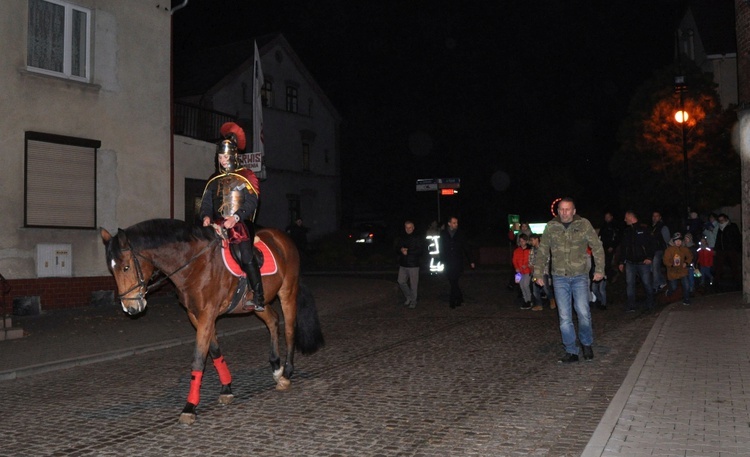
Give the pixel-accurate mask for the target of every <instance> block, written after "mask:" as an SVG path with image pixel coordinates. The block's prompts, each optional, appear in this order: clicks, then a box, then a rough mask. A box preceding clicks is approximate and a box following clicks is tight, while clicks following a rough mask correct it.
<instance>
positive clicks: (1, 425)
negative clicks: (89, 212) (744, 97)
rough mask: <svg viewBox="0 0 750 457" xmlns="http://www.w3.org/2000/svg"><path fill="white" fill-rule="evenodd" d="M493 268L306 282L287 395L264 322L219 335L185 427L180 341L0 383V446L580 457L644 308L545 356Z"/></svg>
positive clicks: (43, 452)
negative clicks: (456, 281) (312, 321)
mask: <svg viewBox="0 0 750 457" xmlns="http://www.w3.org/2000/svg"><path fill="white" fill-rule="evenodd" d="M505 279H506V278H504V277H502V278H501V277H499V276H498V275H497V274H490V273H469V274H467V275H465V277H464V279H463V280H462V285H463V287H464V290H465V295H466V298H467V303H466V304H465V306H463V307H461V308H458V309H455V310H451V309H449V308H448V306H447V291H448V287H447V283H446V282H445V281H444V280H443V279H442V278H437V277H425V278H423V279H422V282H421V284H420V288H421V294H420V295H421V296H420V302H419V306H418V307H417V308H416V309H414V310H409V309H406V308H404V307H402V306H400V303H401V301H402V300H401V298H400V295H399V291H398V288H397V286H396V284H395V276H394V277H393V278H390V279H389V280H388V281H385V280H377V279H371V280H362V279H356V280H353V279H352V280H349V279H348V278H318V279H316V280H315V281H313V282H314V284H313V285H312V288H313V290H314V292H315V295H316V298H317V301H318V305H319V309H320V311H321V322H322V325H323V330H324V333H325V336H326V342H327V346H326V347H325V348H324V349H323V350H321V351H320V352H318V353H316V354H314V355H311V356H302V355H299V354H298V355H297V356H296V359H295V366H296V371H295V375H294V377H293V379H292V381H293V382H292V388H291V390H289V391H287V392H277V391H276V390H275V389H274V382H273V380H272V378H271V374H270V370H269V367H268V363H267V361H266V359H267V355H266V352H265V351H266V348H267V344H268V337H267V333H266V331H265V329H255V330H249V331H244V332H238V333H234V334H229V335H227V336H225V337H224V338H222V339H221V340H220V341H221V343H222V349H223V352H224V354H225V356H226V357H227V360H228V363H229V367H230V369H231V370H232V374H233V377H234V381H233V384H232V388H233V391H234V394H235V396H236V399H235V401H234V403H233V404H231V405H229V406H219V405H218V404H217V402H216V398H217V396H218V391H219V383H218V379H217V376H216V373H215V372H214V370H213V369H212V368H211V366H210V363H209V368H208V369H207V370H206V374H205V376H204V381H203V388H202V401H201V404H200V406H199V408H198V420H197V422H196V424H194V425H193V426H189V427H188V426H181V425H179V424H178V423H177V418H178V415H179V412H180V410H181V409H182V406H183V405H184V402H185V398H186V395H187V392H188V387H189V371H190V360H191V354H192V346H191V345H189V344H178V345H174V346H171V347H165V348H163V349H160V350H156V351H150V352H143V353H139V354H137V355H134V356H131V357H125V358H121V359H118V360H110V361H103V362H99V363H96V364H90V365H84V366H77V367H73V368H70V369H66V370H58V371H55V372H49V373H42V374H38V375H34V376H28V377H24V378H20V379H14V380H9V381H3V382H0V389H2V395H1V396H0V411H2V414H3V420H2V422H0V455H1V456H16V455H24V456H68V455H72V456H118V457H119V456H122V455H128V456H214V455H217V456H218V455H221V456H251V455H252V456H271V455H273V456H276V455H297V456H325V457H334V456H425V457H427V456H522V455H523V456H526V455H530V456H577V455H580V454H581V452H582V450H583V449H584V448H585V446H586V444H587V443H588V441H589V439H590V437H591V435H592V433H593V432H594V430H595V429H596V427H597V425H598V423H599V421H600V419H601V417H602V415H603V413H604V411H605V410H606V409H607V407H608V405H609V403H610V400H611V399H612V397H613V396H614V394H615V393H616V392H617V390H618V388H619V387H620V384H621V383H622V381H623V379H624V378H625V376H626V374H627V372H628V369H629V368H630V366H631V363H632V362H633V359H634V358H635V356H636V354H637V353H638V350H639V349H640V347H641V344H642V343H643V341H644V339H645V338H646V336H647V334H648V332H649V330H650V329H651V327H652V325H653V323H654V321H655V316H653V315H652V316H645V317H635V316H633V315H630V314H624V313H623V312H622V310H621V308H617V307H614V308H611V309H610V310H607V311H598V310H595V311H594V312H593V314H594V331H595V338H596V341H595V346H594V350H595V354H596V358H595V360H594V361H593V362H590V363H583V362H582V363H578V364H574V365H572V366H561V365H559V364H557V363H556V360H557V359H558V358H559V357H560V356H562V355H563V352H562V347H561V344H560V334H559V329H558V324H557V317H556V313H555V312H554V311H551V310H544V311H542V312H532V311H526V310H520V309H518V306H517V303H516V302H515V300H516V296H515V293H514V292H508V290H507V289H506V288H505V284H506V281H505ZM157 316H161V315H160V313H158V312H155V313H153V315H152V318H153V317H157ZM161 317H163V316H161ZM145 318H146V319H148V318H149V317H148V316H146V317H145ZM123 319H127V318H126V317H124V316H123ZM256 322H257V321H256ZM130 324H133V322H130ZM136 325H138V324H136ZM185 325H187V324H185ZM252 325H255V324H252ZM138 341H142V340H140V339H139V340H138ZM59 344H61V345H63V344H65V342H64V341H60V342H59ZM719 400H725V401H729V400H731V399H729V398H724V397H720V396H716V401H719ZM623 455H624V454H623Z"/></svg>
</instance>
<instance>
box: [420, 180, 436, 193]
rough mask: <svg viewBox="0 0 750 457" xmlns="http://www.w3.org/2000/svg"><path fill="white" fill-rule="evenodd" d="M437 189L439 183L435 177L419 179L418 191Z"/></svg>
mask: <svg viewBox="0 0 750 457" xmlns="http://www.w3.org/2000/svg"><path fill="white" fill-rule="evenodd" d="M437 189H438V184H437V181H436V180H435V179H417V192H421V191H425V190H437Z"/></svg>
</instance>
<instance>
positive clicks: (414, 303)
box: [408, 302, 417, 309]
mask: <svg viewBox="0 0 750 457" xmlns="http://www.w3.org/2000/svg"><path fill="white" fill-rule="evenodd" d="M416 307H417V302H410V303H409V306H408V308H409V309H414V308H416Z"/></svg>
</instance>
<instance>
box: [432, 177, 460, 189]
mask: <svg viewBox="0 0 750 457" xmlns="http://www.w3.org/2000/svg"><path fill="white" fill-rule="evenodd" d="M437 181H438V188H440V189H459V188H460V187H461V178H441V179H438V180H437Z"/></svg>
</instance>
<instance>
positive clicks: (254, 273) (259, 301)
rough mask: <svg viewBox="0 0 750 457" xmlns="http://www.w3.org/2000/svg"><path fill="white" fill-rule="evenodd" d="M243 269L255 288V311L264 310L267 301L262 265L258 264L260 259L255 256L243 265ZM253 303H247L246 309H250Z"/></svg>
mask: <svg viewBox="0 0 750 457" xmlns="http://www.w3.org/2000/svg"><path fill="white" fill-rule="evenodd" d="M242 269H243V270H244V271H245V274H247V280H248V282H249V284H250V287H251V288H252V289H253V301H252V306H254V308H255V311H257V312H263V311H265V310H266V303H265V299H264V297H263V279H262V277H261V275H260V265H258V259H257V258H255V256H253V257H252V258H251V260H250V262H248V263H247V264H243V265H242ZM248 305H251V304H250V303H248V304H247V305H245V309H248V308H249V306H248Z"/></svg>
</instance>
